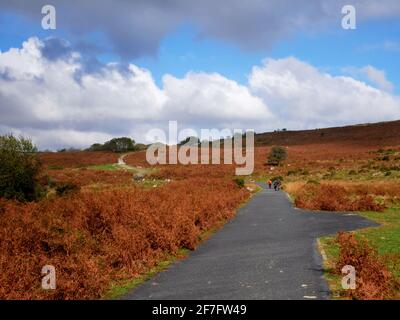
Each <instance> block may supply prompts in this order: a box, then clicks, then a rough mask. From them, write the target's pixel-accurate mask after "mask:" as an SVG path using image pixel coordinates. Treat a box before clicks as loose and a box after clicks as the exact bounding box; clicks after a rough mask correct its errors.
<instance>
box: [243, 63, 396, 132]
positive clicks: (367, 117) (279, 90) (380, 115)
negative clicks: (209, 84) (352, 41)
mask: <svg viewBox="0 0 400 320" xmlns="http://www.w3.org/2000/svg"><path fill="white" fill-rule="evenodd" d="M249 84H250V87H251V89H252V92H253V93H254V94H256V95H258V96H260V97H263V99H264V101H265V102H266V103H267V104H269V105H270V106H271V107H272V109H271V110H272V112H273V114H274V115H275V116H276V117H277V118H278V119H279V122H281V123H283V124H285V123H290V124H291V125H292V126H294V127H297V128H304V127H314V126H316V124H319V126H330V125H337V124H346V123H363V122H369V121H372V122H374V121H381V120H391V119H392V120H393V119H398V118H400V97H398V96H395V95H391V94H389V93H387V92H385V91H382V90H380V89H377V88H375V87H372V86H369V85H367V84H365V83H364V82H361V81H357V80H355V79H353V78H351V77H345V76H332V75H330V74H327V73H322V72H320V71H319V70H318V69H317V68H315V67H313V66H311V65H310V64H308V63H306V62H303V61H300V60H298V59H296V58H293V57H291V58H286V59H280V60H273V59H268V60H266V61H265V62H264V64H263V65H262V66H257V67H254V68H253V70H252V72H251V74H250V76H249Z"/></svg>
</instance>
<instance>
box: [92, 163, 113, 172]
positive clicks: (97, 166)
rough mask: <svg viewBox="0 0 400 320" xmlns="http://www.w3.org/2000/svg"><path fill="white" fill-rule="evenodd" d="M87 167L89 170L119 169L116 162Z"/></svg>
mask: <svg viewBox="0 0 400 320" xmlns="http://www.w3.org/2000/svg"><path fill="white" fill-rule="evenodd" d="M88 169H90V170H104V171H110V170H111V171H114V170H119V169H120V168H119V166H118V165H117V164H101V165H96V166H89V167H88Z"/></svg>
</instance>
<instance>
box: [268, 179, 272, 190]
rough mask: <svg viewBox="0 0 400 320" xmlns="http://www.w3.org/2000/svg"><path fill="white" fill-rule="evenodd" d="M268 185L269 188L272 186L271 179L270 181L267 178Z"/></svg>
mask: <svg viewBox="0 0 400 320" xmlns="http://www.w3.org/2000/svg"><path fill="white" fill-rule="evenodd" d="M268 187H269V188H270V189H271V187H272V181H271V179H269V180H268Z"/></svg>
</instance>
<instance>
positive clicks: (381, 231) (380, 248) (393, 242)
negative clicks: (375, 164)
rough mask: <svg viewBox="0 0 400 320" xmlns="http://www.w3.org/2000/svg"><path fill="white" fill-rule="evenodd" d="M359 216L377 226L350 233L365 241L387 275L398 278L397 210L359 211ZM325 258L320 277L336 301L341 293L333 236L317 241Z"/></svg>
mask: <svg viewBox="0 0 400 320" xmlns="http://www.w3.org/2000/svg"><path fill="white" fill-rule="evenodd" d="M359 214H360V215H361V216H363V217H365V218H367V219H370V220H372V221H375V222H377V223H379V224H380V226H379V227H372V228H366V229H362V230H357V231H354V232H353V233H354V234H355V236H356V239H362V238H363V239H366V240H367V241H368V243H369V245H370V246H371V247H373V248H375V249H376V250H377V252H378V254H379V256H381V257H382V261H384V263H385V265H386V266H387V267H388V269H389V270H390V272H391V273H392V274H393V275H394V276H395V277H396V278H397V279H400V207H393V208H390V209H387V210H385V211H384V212H361V213H359ZM319 240H320V244H321V247H322V249H323V250H324V251H325V253H326V257H327V259H326V260H325V261H324V274H325V278H326V280H327V282H328V284H329V287H330V290H331V292H332V298H333V299H335V298H338V297H339V296H340V294H339V293H340V290H341V277H340V276H339V275H337V274H335V273H334V272H333V270H334V268H335V264H336V261H337V259H338V256H339V247H338V244H337V243H336V242H335V237H323V238H320V239H319Z"/></svg>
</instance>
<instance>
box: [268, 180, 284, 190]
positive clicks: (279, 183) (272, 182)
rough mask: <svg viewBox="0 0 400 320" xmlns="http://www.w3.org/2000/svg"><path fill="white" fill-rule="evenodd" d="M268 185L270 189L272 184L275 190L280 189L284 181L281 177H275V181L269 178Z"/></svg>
mask: <svg viewBox="0 0 400 320" xmlns="http://www.w3.org/2000/svg"><path fill="white" fill-rule="evenodd" d="M268 186H269V188H270V189H271V188H272V186H274V190H275V191H279V190H280V189H281V186H282V182H281V181H280V180H279V179H275V180H274V181H272V180H271V179H270V180H268Z"/></svg>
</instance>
